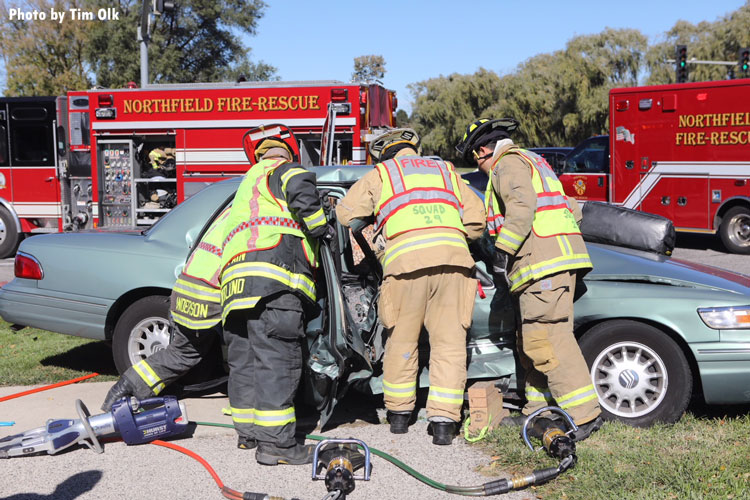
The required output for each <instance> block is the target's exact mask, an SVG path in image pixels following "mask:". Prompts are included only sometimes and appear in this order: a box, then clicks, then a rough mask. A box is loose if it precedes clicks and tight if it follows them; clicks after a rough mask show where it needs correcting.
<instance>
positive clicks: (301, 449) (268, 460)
mask: <svg viewBox="0 0 750 500" xmlns="http://www.w3.org/2000/svg"><path fill="white" fill-rule="evenodd" d="M314 451H315V446H314V445H312V444H297V445H294V446H292V447H291V448H279V447H278V446H276V445H275V444H272V443H262V442H260V443H258V449H257V450H256V451H255V460H257V461H258V463H259V464H262V465H280V464H286V465H303V464H311V463H312V459H313V452H314Z"/></svg>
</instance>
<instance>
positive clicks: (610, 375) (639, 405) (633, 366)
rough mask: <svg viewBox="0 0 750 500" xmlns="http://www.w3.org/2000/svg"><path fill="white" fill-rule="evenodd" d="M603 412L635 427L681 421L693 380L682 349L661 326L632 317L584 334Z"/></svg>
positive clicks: (584, 346)
mask: <svg viewBox="0 0 750 500" xmlns="http://www.w3.org/2000/svg"><path fill="white" fill-rule="evenodd" d="M579 344H580V346H581V352H582V353H583V357H584V358H585V359H586V363H587V364H588V366H589V369H590V370H591V378H592V380H593V382H594V387H595V388H596V392H597V395H598V396H599V404H600V405H601V407H602V413H603V416H604V417H605V418H606V419H608V420H620V421H622V422H625V423H626V424H628V425H632V426H635V427H647V426H649V425H652V424H653V423H655V422H657V421H658V422H664V423H674V422H677V421H678V420H679V419H680V417H681V416H682V414H683V413H684V412H685V408H687V405H688V403H689V401H690V395H691V391H692V387H693V378H692V374H691V371H690V365H689V364H688V362H687V359H686V358H685V354H684V353H683V352H682V350H681V349H680V347H679V346H678V345H677V344H676V343H675V342H674V341H673V340H672V339H671V338H669V337H668V336H667V335H666V334H665V333H664V332H662V331H661V330H658V329H657V328H655V327H653V326H650V325H646V324H644V323H639V322H637V321H630V320H615V321H607V322H605V323H601V324H599V325H597V326H595V327H594V328H592V329H591V330H589V331H588V332H586V334H585V335H584V336H583V337H582V338H581V340H580V342H579Z"/></svg>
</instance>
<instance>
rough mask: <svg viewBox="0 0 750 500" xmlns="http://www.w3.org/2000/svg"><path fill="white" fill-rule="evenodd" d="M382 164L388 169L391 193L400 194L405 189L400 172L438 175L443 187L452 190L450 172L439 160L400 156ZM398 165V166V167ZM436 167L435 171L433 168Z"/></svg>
mask: <svg viewBox="0 0 750 500" xmlns="http://www.w3.org/2000/svg"><path fill="white" fill-rule="evenodd" d="M382 165H383V166H384V167H385V168H386V169H387V170H388V176H389V177H390V178H391V183H392V184H393V194H401V193H403V192H404V191H406V187H405V186H404V184H403V178H402V177H401V172H403V173H404V175H412V174H416V175H440V176H441V177H442V178H443V186H444V187H445V189H447V190H450V191H453V182H452V181H451V179H450V172H449V171H448V168H447V165H446V166H445V168H444V167H443V165H441V162H438V161H435V160H425V159H423V158H413V159H412V158H411V157H402V158H394V159H393V160H391V161H384V162H383V163H382ZM399 167H400V168H399ZM436 169H437V172H435V170H436Z"/></svg>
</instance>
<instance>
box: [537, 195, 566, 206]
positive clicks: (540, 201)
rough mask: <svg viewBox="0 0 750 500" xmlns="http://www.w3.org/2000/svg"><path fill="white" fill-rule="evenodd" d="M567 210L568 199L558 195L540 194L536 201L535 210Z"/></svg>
mask: <svg viewBox="0 0 750 500" xmlns="http://www.w3.org/2000/svg"><path fill="white" fill-rule="evenodd" d="M550 208H568V198H567V197H566V196H564V195H561V194H560V193H540V194H539V195H537V199H536V209H537V210H549V209H550Z"/></svg>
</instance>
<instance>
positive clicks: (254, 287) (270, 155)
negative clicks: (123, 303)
mask: <svg viewBox="0 0 750 500" xmlns="http://www.w3.org/2000/svg"><path fill="white" fill-rule="evenodd" d="M265 133H266V132H264V131H263V129H261V132H257V133H256V134H251V133H248V134H246V136H245V139H244V140H243V142H245V145H246V152H248V157H249V158H253V159H254V160H255V161H257V163H255V165H253V166H252V167H250V170H249V171H248V173H247V174H246V175H245V178H244V179H243V181H242V184H241V185H240V187H239V189H238V191H237V195H236V197H235V199H234V203H233V205H232V209H231V211H230V213H229V217H228V219H227V223H226V224H225V225H224V239H223V249H222V252H223V253H222V260H221V262H222V272H221V283H222V288H221V299H222V307H223V312H222V315H223V318H222V319H223V324H224V340H225V343H226V344H227V347H228V362H229V403H230V407H231V410H232V419H233V421H234V426H235V429H236V431H237V433H238V434H239V439H240V440H245V441H246V442H249V443H253V444H254V443H255V442H257V443H258V447H257V450H256V453H255V458H256V460H257V461H258V462H259V463H261V464H264V465H277V464H305V463H311V462H312V456H313V446H312V445H303V444H299V443H297V441H296V440H295V430H296V423H295V422H296V417H295V409H294V403H293V400H294V396H295V393H296V391H297V387H298V385H299V382H300V378H301V373H302V345H301V344H302V339H303V337H304V326H303V322H304V312H305V309H309V308H310V307H311V306H314V304H315V300H316V291H315V282H314V281H313V274H312V273H313V268H315V267H316V266H317V245H318V243H319V242H318V241H317V239H318V238H323V237H326V238H331V237H332V234H334V233H335V231H334V230H333V228H332V227H331V226H330V225H329V224H328V223H327V220H326V215H325V212H324V209H323V206H322V202H321V199H320V194H319V193H318V190H317V188H316V185H315V175H314V174H313V173H312V172H309V171H307V170H305V169H304V168H302V166H301V165H299V164H298V163H294V162H292V158H293V153H292V152H293V148H292V146H291V144H295V145H296V143H295V142H294V137H293V136H292V135H291V133H290V132H288V129H287V133H288V135H285V136H281V135H271V136H265V135H264V134H265ZM269 133H270V132H269ZM255 136H259V137H260V139H258V140H256V139H254V137H255ZM285 138H286V139H285ZM254 141H255V142H254ZM287 141H288V142H287ZM251 155H252V156H251Z"/></svg>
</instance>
